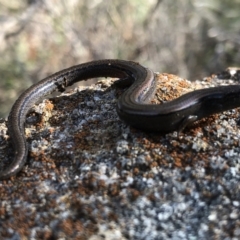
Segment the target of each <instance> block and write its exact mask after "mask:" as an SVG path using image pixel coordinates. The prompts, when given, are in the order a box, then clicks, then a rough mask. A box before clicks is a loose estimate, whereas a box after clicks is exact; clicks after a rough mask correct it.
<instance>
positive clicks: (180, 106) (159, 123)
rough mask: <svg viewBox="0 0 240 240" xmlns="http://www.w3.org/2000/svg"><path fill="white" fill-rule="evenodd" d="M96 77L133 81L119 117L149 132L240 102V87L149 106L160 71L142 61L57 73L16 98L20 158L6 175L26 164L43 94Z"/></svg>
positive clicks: (12, 121)
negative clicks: (31, 123) (28, 129)
mask: <svg viewBox="0 0 240 240" xmlns="http://www.w3.org/2000/svg"><path fill="white" fill-rule="evenodd" d="M95 77H117V78H122V79H126V81H129V85H131V86H130V87H129V88H128V89H127V90H126V91H125V92H124V93H123V94H122V96H121V97H120V99H119V100H118V103H117V112H118V115H119V117H120V118H121V119H122V120H124V121H125V122H126V123H128V124H129V125H131V126H134V127H136V128H140V129H143V130H150V131H160V132H170V131H174V130H179V129H181V128H183V127H184V126H186V125H187V124H189V123H191V122H193V121H196V120H199V119H201V118H203V117H206V116H208V115H210V114H213V113H217V112H221V111H224V110H228V109H232V108H235V107H238V106H240V85H234V86H224V87H215V88H209V89H202V90H197V91H193V92H190V93H187V94H185V95H183V96H182V97H180V98H178V99H175V100H173V101H171V102H167V103H164V104H159V105H154V104H147V103H148V102H149V101H150V100H151V99H152V98H153V95H154V93H155V89H156V79H155V74H154V73H153V72H152V71H151V70H149V69H147V68H145V67H143V66H141V65H139V64H138V63H135V62H131V61H123V60H99V61H93V62H88V63H84V64H80V65H77V66H73V67H71V68H68V69H65V70H62V71H60V72H57V73H55V74H53V75H51V76H49V77H47V78H45V79H43V80H41V81H40V82H38V83H36V84H34V85H33V86H31V87H30V88H29V89H27V90H26V91H25V92H24V93H23V94H22V95H21V96H20V97H19V98H18V100H17V101H16V102H15V104H14V105H13V107H12V109H11V112H10V114H9V118H8V131H9V135H10V138H11V141H12V143H13V148H14V154H15V155H14V159H13V161H12V163H11V164H10V165H9V166H8V167H7V168H6V169H5V170H4V171H2V172H0V179H5V178H9V177H10V176H13V175H15V174H16V173H17V172H19V171H20V170H21V169H22V167H23V165H24V164H25V162H26V158H27V154H28V147H27V143H26V139H25V134H24V123H25V119H26V115H27V113H28V111H29V110H30V108H31V107H32V106H33V105H34V104H35V103H36V102H37V101H39V100H40V99H41V98H43V97H44V96H46V95H49V94H50V93H52V92H54V91H56V90H58V91H64V90H65V88H66V87H68V86H71V85H72V84H74V83H76V82H78V81H81V80H87V79H90V78H95Z"/></svg>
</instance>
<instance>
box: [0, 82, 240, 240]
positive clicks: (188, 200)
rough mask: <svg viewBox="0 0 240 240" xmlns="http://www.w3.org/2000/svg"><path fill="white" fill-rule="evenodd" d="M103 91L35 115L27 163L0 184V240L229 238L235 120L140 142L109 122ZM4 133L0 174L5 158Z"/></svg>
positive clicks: (233, 213) (110, 95) (69, 98)
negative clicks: (17, 172) (39, 118)
mask: <svg viewBox="0 0 240 240" xmlns="http://www.w3.org/2000/svg"><path fill="white" fill-rule="evenodd" d="M183 81H184V80H183ZM111 84H112V81H111V80H103V81H100V82H99V83H98V84H96V85H94V86H92V87H90V88H83V87H81V88H79V89H78V90H76V91H73V92H71V93H68V94H64V95H62V96H61V97H58V98H54V99H51V102H49V101H44V102H43V103H41V104H40V105H38V106H36V107H35V111H36V112H37V113H41V121H40V123H39V122H38V123H34V124H32V125H28V126H27V129H26V135H27V137H28V144H29V148H30V149H29V157H28V161H27V164H26V165H25V167H24V169H23V170H22V171H21V172H20V173H19V174H18V175H17V176H16V177H14V178H12V179H11V180H5V181H0V194H1V201H0V236H1V239H24V238H27V239H90V240H95V239H114V240H116V239H239V238H240V216H239V214H240V212H239V210H240V184H239V179H240V174H239V169H240V157H239V156H240V140H239V139H240V127H239V126H238V125H237V118H238V116H239V112H240V111H239V110H238V109H235V110H231V111H228V112H226V113H225V114H219V115H215V116H213V117H210V118H207V119H205V120H203V121H200V122H199V123H197V124H195V125H194V126H193V128H190V129H187V130H185V131H184V133H183V134H182V135H181V137H180V138H179V137H177V135H176V133H169V134H164V135H163V134H159V133H145V132H142V131H140V130H136V129H133V128H131V127H129V126H127V125H126V124H125V123H123V122H122V121H120V120H119V119H118V116H117V114H116V110H115V105H116V99H117V96H119V94H120V92H121V91H120V90H116V89H115V88H111V87H109V86H110V85H111ZM197 84H198V85H199V84H202V85H206V87H207V86H208V84H209V85H211V86H213V85H214V84H215V85H217V84H219V81H217V80H216V79H211V82H207V81H203V82H201V83H200V82H198V83H197ZM6 130H7V128H6V125H5V123H2V124H1V125H0V146H1V148H0V167H1V168H2V167H3V166H6V165H7V164H8V162H9V158H10V157H11V154H10V153H11V146H10V145H9V142H8V138H7V131H6ZM104 237H105V238H104Z"/></svg>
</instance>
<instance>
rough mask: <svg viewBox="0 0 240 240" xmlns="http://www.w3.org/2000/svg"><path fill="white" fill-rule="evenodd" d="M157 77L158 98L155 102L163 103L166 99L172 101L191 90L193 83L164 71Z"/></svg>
mask: <svg viewBox="0 0 240 240" xmlns="http://www.w3.org/2000/svg"><path fill="white" fill-rule="evenodd" d="M157 78H158V82H157V89H158V90H157V92H156V98H157V100H155V101H154V102H156V101H157V103H162V102H164V101H170V100H173V99H175V98H178V97H179V96H181V95H182V94H183V93H186V92H188V91H190V90H191V83H190V82H189V81H187V80H186V79H183V78H180V77H178V76H176V75H173V74H168V73H162V74H158V75H157Z"/></svg>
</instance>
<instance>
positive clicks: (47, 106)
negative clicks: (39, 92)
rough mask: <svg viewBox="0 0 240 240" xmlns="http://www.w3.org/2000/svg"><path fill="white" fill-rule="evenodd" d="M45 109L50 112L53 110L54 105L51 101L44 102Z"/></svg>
mask: <svg viewBox="0 0 240 240" xmlns="http://www.w3.org/2000/svg"><path fill="white" fill-rule="evenodd" d="M45 108H46V110H47V111H52V110H53V108H54V105H53V103H52V102H51V101H49V100H46V101H45Z"/></svg>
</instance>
